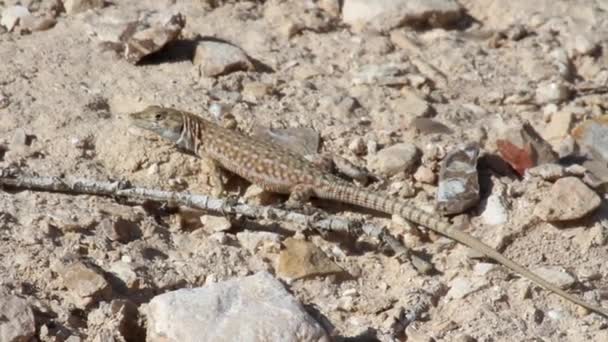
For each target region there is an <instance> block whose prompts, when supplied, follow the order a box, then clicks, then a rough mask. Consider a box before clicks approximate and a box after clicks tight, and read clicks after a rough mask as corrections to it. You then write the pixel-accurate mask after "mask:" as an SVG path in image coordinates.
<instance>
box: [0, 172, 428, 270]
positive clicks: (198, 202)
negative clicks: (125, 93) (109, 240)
mask: <svg viewBox="0 0 608 342" xmlns="http://www.w3.org/2000/svg"><path fill="white" fill-rule="evenodd" d="M0 185H4V186H7V187H12V188H16V189H27V190H36V191H51V192H62V193H67V194H87V195H96V196H113V197H123V198H128V199H131V200H152V201H156V202H168V203H173V204H178V205H182V206H186V207H190V208H196V209H201V210H204V211H207V212H211V213H216V214H221V215H233V216H237V217H244V218H247V219H257V220H260V219H266V220H272V221H288V222H293V223H296V224H297V225H299V226H301V227H309V228H312V229H315V230H318V231H320V232H334V233H342V234H344V233H346V234H349V235H351V236H358V235H361V234H362V233H363V234H367V235H369V236H372V237H375V238H377V239H379V240H380V241H382V242H383V243H384V244H386V245H388V246H389V247H390V248H391V249H392V250H393V251H394V252H395V253H396V256H397V257H399V258H400V259H402V260H403V258H410V259H411V260H412V263H413V265H414V266H415V267H416V269H417V270H418V271H420V272H422V273H427V272H429V271H430V270H431V269H432V266H431V265H430V264H429V263H428V262H426V261H425V260H422V259H420V258H419V257H417V256H415V255H411V253H410V251H409V249H408V248H407V247H406V246H404V245H403V244H402V243H401V242H400V241H399V240H398V239H396V238H395V237H393V236H392V235H391V234H390V233H389V232H388V231H387V230H386V229H385V228H383V227H377V226H374V225H371V224H363V223H361V222H360V221H351V220H346V219H344V218H341V217H337V216H327V217H323V218H318V217H316V216H314V215H312V216H311V215H304V214H301V213H297V212H293V211H288V210H283V209H280V208H273V207H268V206H256V205H249V204H244V203H234V201H231V200H224V199H219V198H214V197H210V196H207V195H196V194H190V193H183V192H173V191H162V190H157V189H147V188H139V187H133V186H131V184H130V183H129V182H127V181H114V182H107V181H97V180H89V179H80V178H60V177H44V176H30V175H26V174H23V173H21V172H20V171H18V170H15V169H0Z"/></svg>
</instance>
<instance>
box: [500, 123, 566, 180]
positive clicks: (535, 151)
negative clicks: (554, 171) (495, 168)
mask: <svg viewBox="0 0 608 342" xmlns="http://www.w3.org/2000/svg"><path fill="white" fill-rule="evenodd" d="M496 145H497V147H498V152H499V154H500V156H501V157H502V158H503V159H504V160H505V161H506V162H507V163H509V165H511V167H512V168H513V169H514V170H515V171H516V172H517V173H518V174H519V175H520V176H523V175H524V173H525V172H526V170H527V169H529V168H531V167H534V166H536V165H540V164H543V163H554V162H556V161H557V155H556V154H555V152H554V151H553V148H552V147H551V145H550V144H549V143H548V142H546V141H545V140H544V139H543V138H542V137H541V136H540V135H539V134H538V132H536V130H535V129H534V128H533V127H532V126H531V125H530V124H529V123H524V124H522V125H516V126H514V127H511V128H510V129H509V130H507V131H506V132H505V133H504V135H503V136H502V137H501V138H500V139H497V140H496Z"/></svg>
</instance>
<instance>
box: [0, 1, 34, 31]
mask: <svg viewBox="0 0 608 342" xmlns="http://www.w3.org/2000/svg"><path fill="white" fill-rule="evenodd" d="M29 16H30V11H29V10H28V9H27V7H24V6H10V7H6V8H5V9H4V10H3V11H2V15H1V17H2V19H0V25H2V26H4V27H6V29H7V30H8V31H12V30H13V28H15V26H17V24H19V21H20V20H22V19H23V18H26V17H29Z"/></svg>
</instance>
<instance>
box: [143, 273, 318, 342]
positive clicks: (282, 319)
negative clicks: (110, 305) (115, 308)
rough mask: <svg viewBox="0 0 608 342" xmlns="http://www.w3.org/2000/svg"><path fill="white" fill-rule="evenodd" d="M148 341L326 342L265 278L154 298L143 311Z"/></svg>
mask: <svg viewBox="0 0 608 342" xmlns="http://www.w3.org/2000/svg"><path fill="white" fill-rule="evenodd" d="M145 313H146V315H147V317H148V327H147V341H149V342H159V341H163V342H170V341H175V342H177V341H182V342H189V341H193V342H194V341H218V342H220V341H251V342H254V341H287V342H288V341H324V342H325V341H329V337H328V336H327V334H326V332H325V331H324V330H323V328H322V327H321V326H320V325H319V323H317V322H316V321H315V320H314V319H313V318H312V317H310V316H309V315H308V313H307V312H306V311H305V310H304V308H303V307H302V305H301V304H300V303H299V302H298V301H297V300H296V299H295V298H294V297H293V296H292V295H291V294H290V293H289V292H287V291H286V290H285V288H284V287H283V284H281V282H279V281H278V280H276V279H275V278H274V277H272V275H270V274H269V273H268V272H260V273H257V274H255V275H253V276H249V277H244V278H237V279H233V280H229V281H225V282H221V283H215V284H210V285H208V286H205V287H201V288H195V289H181V290H177V291H172V292H167V293H165V294H162V295H159V296H156V297H154V298H153V299H152V301H150V304H149V305H148V306H147V308H146V309H145Z"/></svg>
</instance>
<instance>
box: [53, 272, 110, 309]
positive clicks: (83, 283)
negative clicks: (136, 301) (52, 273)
mask: <svg viewBox="0 0 608 342" xmlns="http://www.w3.org/2000/svg"><path fill="white" fill-rule="evenodd" d="M58 273H59V275H60V276H61V278H62V280H63V284H64V285H65V287H67V288H68V290H69V295H70V296H71V297H72V299H73V300H74V304H76V305H77V306H79V307H86V306H87V305H89V304H91V303H92V302H93V301H95V300H97V299H99V298H100V297H104V298H106V297H109V295H110V293H111V287H110V284H109V283H108V282H107V280H106V279H105V278H104V276H103V275H101V274H100V273H99V272H98V271H97V270H95V269H94V268H92V267H90V266H89V265H87V264H85V263H83V262H80V261H77V262H74V263H72V264H69V265H67V266H64V267H61V269H60V270H58Z"/></svg>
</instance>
